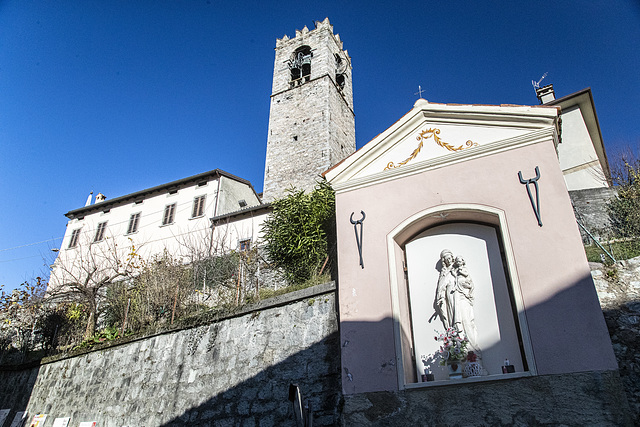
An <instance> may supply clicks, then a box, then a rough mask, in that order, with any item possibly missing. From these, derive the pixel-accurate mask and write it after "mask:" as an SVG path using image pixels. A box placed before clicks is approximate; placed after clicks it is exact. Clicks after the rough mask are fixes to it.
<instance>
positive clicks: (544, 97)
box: [536, 84, 556, 104]
mask: <svg viewBox="0 0 640 427" xmlns="http://www.w3.org/2000/svg"><path fill="white" fill-rule="evenodd" d="M536 96H537V97H538V99H539V100H540V104H548V103H549V102H551V101H555V100H556V93H555V92H554V91H553V85H552V84H551V85H546V86H542V87H541V88H538V89H536Z"/></svg>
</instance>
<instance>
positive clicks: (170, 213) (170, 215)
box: [162, 203, 176, 225]
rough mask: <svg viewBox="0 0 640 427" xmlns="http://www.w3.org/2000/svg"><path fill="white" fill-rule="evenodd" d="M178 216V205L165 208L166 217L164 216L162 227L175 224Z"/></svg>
mask: <svg viewBox="0 0 640 427" xmlns="http://www.w3.org/2000/svg"><path fill="white" fill-rule="evenodd" d="M175 214H176V203H174V204H171V205H167V206H165V207H164V215H163V216H162V225H167V224H173V219H174V217H175Z"/></svg>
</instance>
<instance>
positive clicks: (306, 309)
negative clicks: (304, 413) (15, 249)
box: [0, 283, 341, 427]
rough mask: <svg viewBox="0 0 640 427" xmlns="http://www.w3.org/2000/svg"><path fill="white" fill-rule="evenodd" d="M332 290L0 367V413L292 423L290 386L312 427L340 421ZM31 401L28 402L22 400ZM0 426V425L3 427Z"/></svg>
mask: <svg viewBox="0 0 640 427" xmlns="http://www.w3.org/2000/svg"><path fill="white" fill-rule="evenodd" d="M337 332H338V322H337V316H336V302H335V285H334V284H333V283H330V284H326V285H320V286H315V287H313V288H308V289H304V290H302V291H297V292H293V293H291V294H287V295H284V296H281V297H277V298H274V299H271V300H269V301H265V302H263V303H262V304H260V305H258V306H254V307H253V308H252V309H248V310H245V311H244V312H243V313H240V314H236V315H235V316H234V317H230V318H226V319H223V320H221V321H218V322H216V323H213V324H210V325H205V326H199V327H194V328H190V329H184V330H180V331H176V332H170V333H164V334H160V335H156V336H153V337H148V338H145V339H140V340H137V341H133V342H129V343H126V344H122V345H117V346H113V347H110V348H107V349H103V350H99V351H94V352H90V353H86V354H83V355H80V356H77V357H73V358H68V359H64V360H58V361H55V362H51V363H46V364H42V365H41V366H39V367H35V368H31V369H23V370H14V371H8V370H5V371H0V409H7V408H11V409H12V411H11V414H10V415H9V417H8V418H7V421H6V425H9V423H10V420H12V419H13V417H14V414H15V413H16V411H24V410H25V408H26V410H27V411H28V412H29V414H30V416H31V417H32V416H33V415H34V414H37V413H44V414H48V418H47V424H49V419H51V422H53V419H54V418H57V417H71V421H70V423H69V425H70V426H71V425H78V424H79V423H80V422H83V421H97V422H98V425H99V426H122V425H146V426H157V425H212V424H214V421H215V424H216V425H227V424H228V425H239V424H240V423H242V425H247V426H250V425H260V426H266V425H273V426H286V425H295V423H294V418H293V412H292V405H291V403H290V402H289V400H288V395H289V394H288V393H289V384H290V383H294V384H298V385H299V386H300V390H301V393H302V397H303V399H308V400H309V401H310V403H311V405H312V408H313V412H314V425H327V426H329V425H335V424H337V423H338V422H339V414H338V408H339V406H340V405H339V403H340V400H341V394H340V389H341V387H340V372H339V371H340V347H339V341H338V333H337ZM27 402H28V403H27ZM0 427H1V426H0Z"/></svg>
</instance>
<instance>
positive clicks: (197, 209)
mask: <svg viewBox="0 0 640 427" xmlns="http://www.w3.org/2000/svg"><path fill="white" fill-rule="evenodd" d="M206 198H207V196H206V195H205V196H198V197H196V198H195V199H193V210H192V211H191V218H196V217H199V216H202V215H204V202H205V200H206Z"/></svg>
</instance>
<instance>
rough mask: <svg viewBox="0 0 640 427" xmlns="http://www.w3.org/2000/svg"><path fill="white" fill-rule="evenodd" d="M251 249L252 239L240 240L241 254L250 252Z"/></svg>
mask: <svg viewBox="0 0 640 427" xmlns="http://www.w3.org/2000/svg"><path fill="white" fill-rule="evenodd" d="M250 249H251V239H246V240H240V252H248V251H249V250H250Z"/></svg>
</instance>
